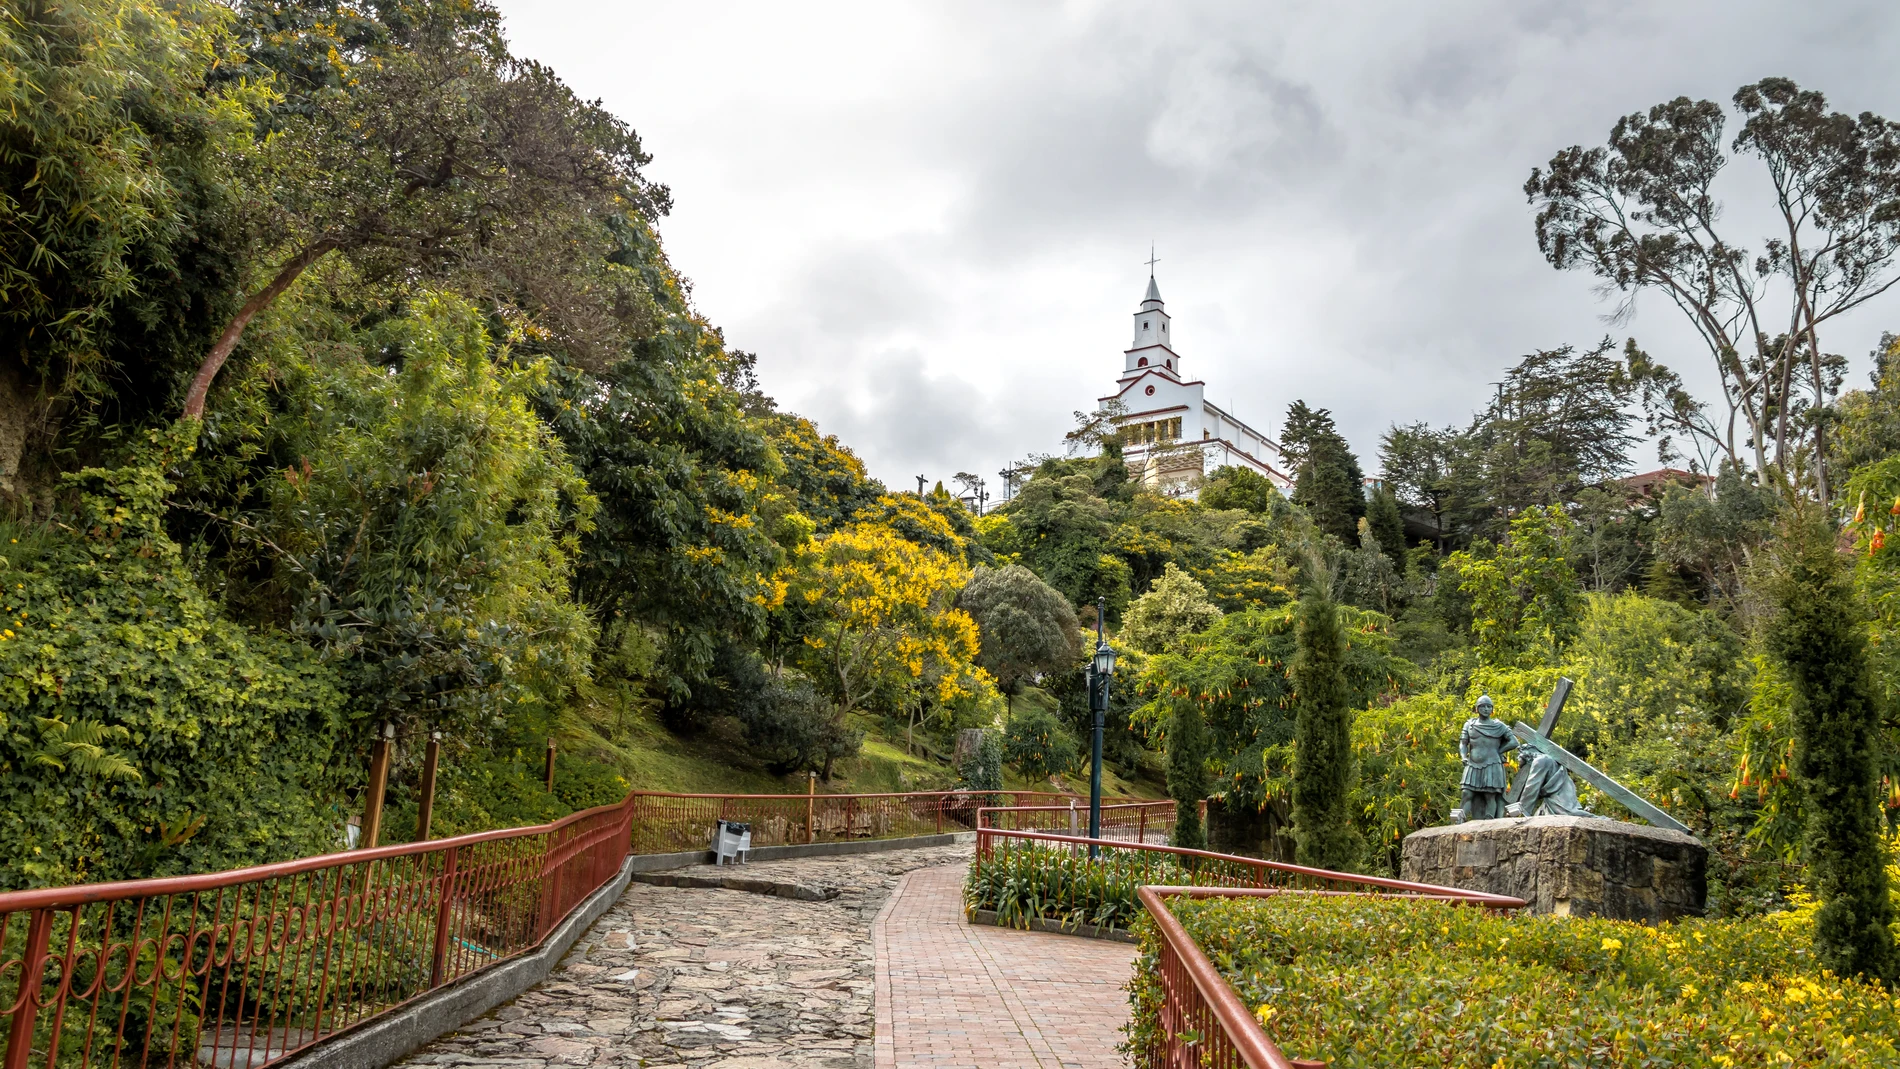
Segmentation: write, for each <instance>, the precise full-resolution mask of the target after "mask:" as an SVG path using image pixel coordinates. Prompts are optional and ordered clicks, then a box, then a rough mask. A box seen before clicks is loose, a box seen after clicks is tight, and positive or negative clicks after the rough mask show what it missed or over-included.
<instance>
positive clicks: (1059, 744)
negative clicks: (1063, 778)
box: [1003, 705, 1082, 780]
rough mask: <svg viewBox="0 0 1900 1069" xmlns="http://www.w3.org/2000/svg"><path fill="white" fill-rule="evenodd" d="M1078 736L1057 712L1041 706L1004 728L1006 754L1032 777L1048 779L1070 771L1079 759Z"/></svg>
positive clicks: (1004, 752) (1005, 756)
mask: <svg viewBox="0 0 1900 1069" xmlns="http://www.w3.org/2000/svg"><path fill="white" fill-rule="evenodd" d="M1081 754H1082V749H1081V747H1080V746H1079V745H1077V743H1076V741H1075V736H1074V735H1071V734H1070V733H1069V729H1068V728H1066V727H1064V726H1063V725H1062V721H1060V720H1058V719H1056V716H1055V714H1054V713H1051V712H1050V711H1049V710H1047V709H1045V708H1043V707H1042V706H1040V705H1038V706H1035V707H1033V708H1031V709H1029V710H1027V711H1025V712H1024V713H1023V715H1021V716H1019V717H1016V718H1014V719H1013V720H1011V721H1010V723H1009V726H1008V727H1007V728H1005V729H1004V730H1003V757H1004V759H1006V760H1007V761H1009V762H1010V763H1011V764H1013V765H1015V766H1016V767H1017V768H1018V769H1020V770H1021V771H1022V774H1023V775H1024V776H1027V777H1028V778H1029V779H1031V780H1046V779H1048V778H1050V777H1051V776H1054V775H1056V774H1058V773H1062V772H1067V771H1069V770H1070V769H1072V768H1074V767H1075V766H1076V762H1077V761H1078V760H1080V758H1081Z"/></svg>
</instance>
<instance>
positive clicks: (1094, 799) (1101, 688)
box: [1088, 598, 1115, 858]
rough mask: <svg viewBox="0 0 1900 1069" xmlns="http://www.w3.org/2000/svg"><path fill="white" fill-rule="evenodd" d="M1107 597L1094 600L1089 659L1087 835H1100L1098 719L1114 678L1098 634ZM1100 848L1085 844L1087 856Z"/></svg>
mask: <svg viewBox="0 0 1900 1069" xmlns="http://www.w3.org/2000/svg"><path fill="white" fill-rule="evenodd" d="M1107 611H1108V599H1106V598H1097V599H1095V656H1094V657H1093V658H1091V659H1090V661H1089V667H1088V673H1089V679H1088V683H1089V711H1090V712H1092V713H1094V714H1095V733H1094V740H1093V742H1092V745H1091V756H1090V763H1089V838H1090V839H1100V838H1101V837H1102V721H1103V719H1104V718H1105V717H1106V716H1107V715H1108V681H1109V680H1111V679H1113V678H1114V677H1115V651H1114V650H1112V649H1110V648H1109V645H1108V642H1107V640H1105V639H1104V638H1103V637H1102V617H1103V615H1104V614H1105V613H1106V612H1107ZM1101 849H1102V848H1101V847H1099V846H1097V845H1095V844H1094V843H1093V842H1091V843H1089V857H1090V858H1096V857H1100V856H1101Z"/></svg>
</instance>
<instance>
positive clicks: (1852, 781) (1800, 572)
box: [1767, 505, 1895, 981]
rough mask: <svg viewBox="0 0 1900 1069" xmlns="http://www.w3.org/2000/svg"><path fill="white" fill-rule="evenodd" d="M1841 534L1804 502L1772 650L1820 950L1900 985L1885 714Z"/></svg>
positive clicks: (1777, 582) (1772, 580)
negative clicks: (1883, 812) (1790, 727)
mask: <svg viewBox="0 0 1900 1069" xmlns="http://www.w3.org/2000/svg"><path fill="white" fill-rule="evenodd" d="M1834 543H1835V532H1834V528H1833V525H1832V524H1831V523H1829V522H1828V521H1827V520H1826V519H1825V518H1823V517H1822V516H1820V515H1818V514H1817V512H1816V511H1815V509H1814V508H1813V507H1812V506H1802V505H1797V506H1796V508H1795V510H1794V512H1793V513H1792V514H1791V515H1790V516H1789V517H1788V518H1787V519H1786V520H1785V521H1784V522H1783V523H1782V524H1781V531H1780V532H1779V537H1778V538H1776V539H1775V541H1774V543H1773V548H1774V558H1773V559H1772V560H1771V561H1770V571H1769V583H1768V594H1769V600H1770V602H1771V604H1772V606H1773V616H1772V617H1771V619H1770V620H1769V623H1768V630H1767V639H1768V649H1769V652H1770V653H1771V654H1773V655H1774V657H1775V658H1776V659H1777V660H1778V661H1780V663H1781V664H1782V666H1783V667H1784V668H1785V669H1786V670H1787V675H1788V680H1789V682H1790V683H1791V684H1792V685H1793V691H1794V739H1795V753H1794V771H1795V776H1796V778H1797V780H1798V782H1799V783H1800V784H1801V786H1802V788H1803V790H1804V792H1805V793H1806V795H1807V797H1806V799H1805V801H1806V808H1807V829H1806V832H1807V834H1806V842H1805V846H1806V850H1807V857H1808V864H1809V867H1810V869H1811V870H1812V872H1813V874H1814V882H1815V890H1816V892H1817V893H1818V894H1819V896H1820V898H1821V909H1820V912H1819V913H1818V914H1817V915H1816V917H1815V925H1814V943H1815V950H1816V952H1817V954H1818V956H1819V957H1820V960H1821V963H1822V964H1823V965H1825V966H1826V967H1828V968H1830V969H1832V970H1833V971H1834V972H1835V973H1836V974H1838V975H1841V976H1866V977H1873V978H1877V979H1880V980H1885V981H1891V980H1893V979H1894V977H1895V970H1894V948H1893V939H1892V937H1891V935H1890V934H1889V932H1888V928H1887V925H1888V924H1889V923H1891V922H1892V920H1893V908H1892V905H1891V903H1890V902H1889V900H1888V898H1887V873H1886V851H1885V850H1884V849H1883V843H1882V841H1881V824H1880V808H1879V807H1880V802H1879V775H1878V773H1877V771H1876V769H1875V766H1874V753H1873V749H1874V745H1875V734H1876V732H1877V730H1878V727H1879V718H1880V707H1879V703H1878V701H1877V699H1876V697H1875V691H1874V682H1873V676H1872V673H1871V671H1870V665H1869V661H1868V656H1867V639H1866V634H1865V630H1864V628H1863V627H1862V626H1861V622H1862V620H1863V614H1862V613H1861V612H1860V611H1859V605H1858V604H1857V599H1856V598H1855V596H1854V590H1853V587H1852V586H1851V585H1850V583H1849V578H1848V574H1847V566H1846V563H1845V561H1844V560H1843V559H1842V557H1841V554H1840V553H1839V552H1838V551H1837V550H1836V549H1835V544H1834Z"/></svg>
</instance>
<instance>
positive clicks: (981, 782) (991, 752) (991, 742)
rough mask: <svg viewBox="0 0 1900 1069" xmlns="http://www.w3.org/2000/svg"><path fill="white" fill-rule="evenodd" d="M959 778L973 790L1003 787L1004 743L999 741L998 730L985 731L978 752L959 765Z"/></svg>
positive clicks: (994, 789) (991, 789) (992, 789)
mask: <svg viewBox="0 0 1900 1069" xmlns="http://www.w3.org/2000/svg"><path fill="white" fill-rule="evenodd" d="M957 779H958V780H959V781H960V782H961V783H962V785H963V786H965V787H967V788H969V789H970V790H973V791H1000V790H1002V789H1003V744H1002V743H1001V742H999V741H997V738H996V732H994V731H985V732H984V733H983V738H982V741H980V742H978V743H977V744H976V752H975V753H973V754H971V755H970V756H969V757H967V758H965V759H964V761H963V764H961V765H959V766H958V767H957Z"/></svg>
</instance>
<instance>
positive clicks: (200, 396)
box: [184, 238, 340, 419]
mask: <svg viewBox="0 0 1900 1069" xmlns="http://www.w3.org/2000/svg"><path fill="white" fill-rule="evenodd" d="M339 244H340V243H339V242H337V241H336V240H334V239H332V238H321V239H319V240H317V241H316V242H314V243H312V244H311V245H310V246H308V247H307V248H305V249H304V250H303V251H302V252H300V253H298V254H297V255H295V256H293V257H291V258H290V259H289V260H288V261H287V262H286V263H285V264H284V266H283V267H280V268H278V270H277V276H276V277H275V278H272V279H271V280H270V283H269V284H268V285H266V286H265V287H264V288H263V289H261V290H258V291H257V292H256V293H253V294H251V296H250V299H249V300H247V301H245V302H244V304H243V306H242V307H240V308H239V309H238V310H237V314H236V315H234V316H232V317H231V321H230V322H229V323H227V324H225V326H224V333H222V334H220V335H218V341H217V343H216V344H215V345H213V346H212V347H211V351H210V352H208V353H206V354H205V358H204V361H203V362H202V363H200V364H199V365H198V374H196V375H194V376H192V379H191V389H189V390H187V391H185V412H184V416H185V418H186V419H203V418H204V414H205V396H206V395H207V394H209V393H210V392H211V381H212V380H213V379H215V378H217V377H218V370H219V369H220V368H222V367H224V362H225V361H226V360H228V359H230V357H231V351H232V350H233V349H236V348H237V343H238V342H239V341H240V340H242V339H243V337H244V328H245V327H248V326H250V325H251V320H253V319H255V318H257V313H259V312H261V311H263V310H264V309H266V308H268V307H270V304H271V302H272V301H275V300H276V299H277V298H279V297H281V296H283V293H284V291H285V290H287V289H289V288H290V284H291V283H293V282H295V281H297V278H298V276H299V275H302V274H303V273H304V271H305V270H306V269H307V268H309V266H310V265H311V264H314V263H316V262H317V261H318V260H320V259H322V258H323V256H324V254H326V253H328V252H330V251H331V250H333V249H335V248H337V247H338V246H339Z"/></svg>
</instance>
